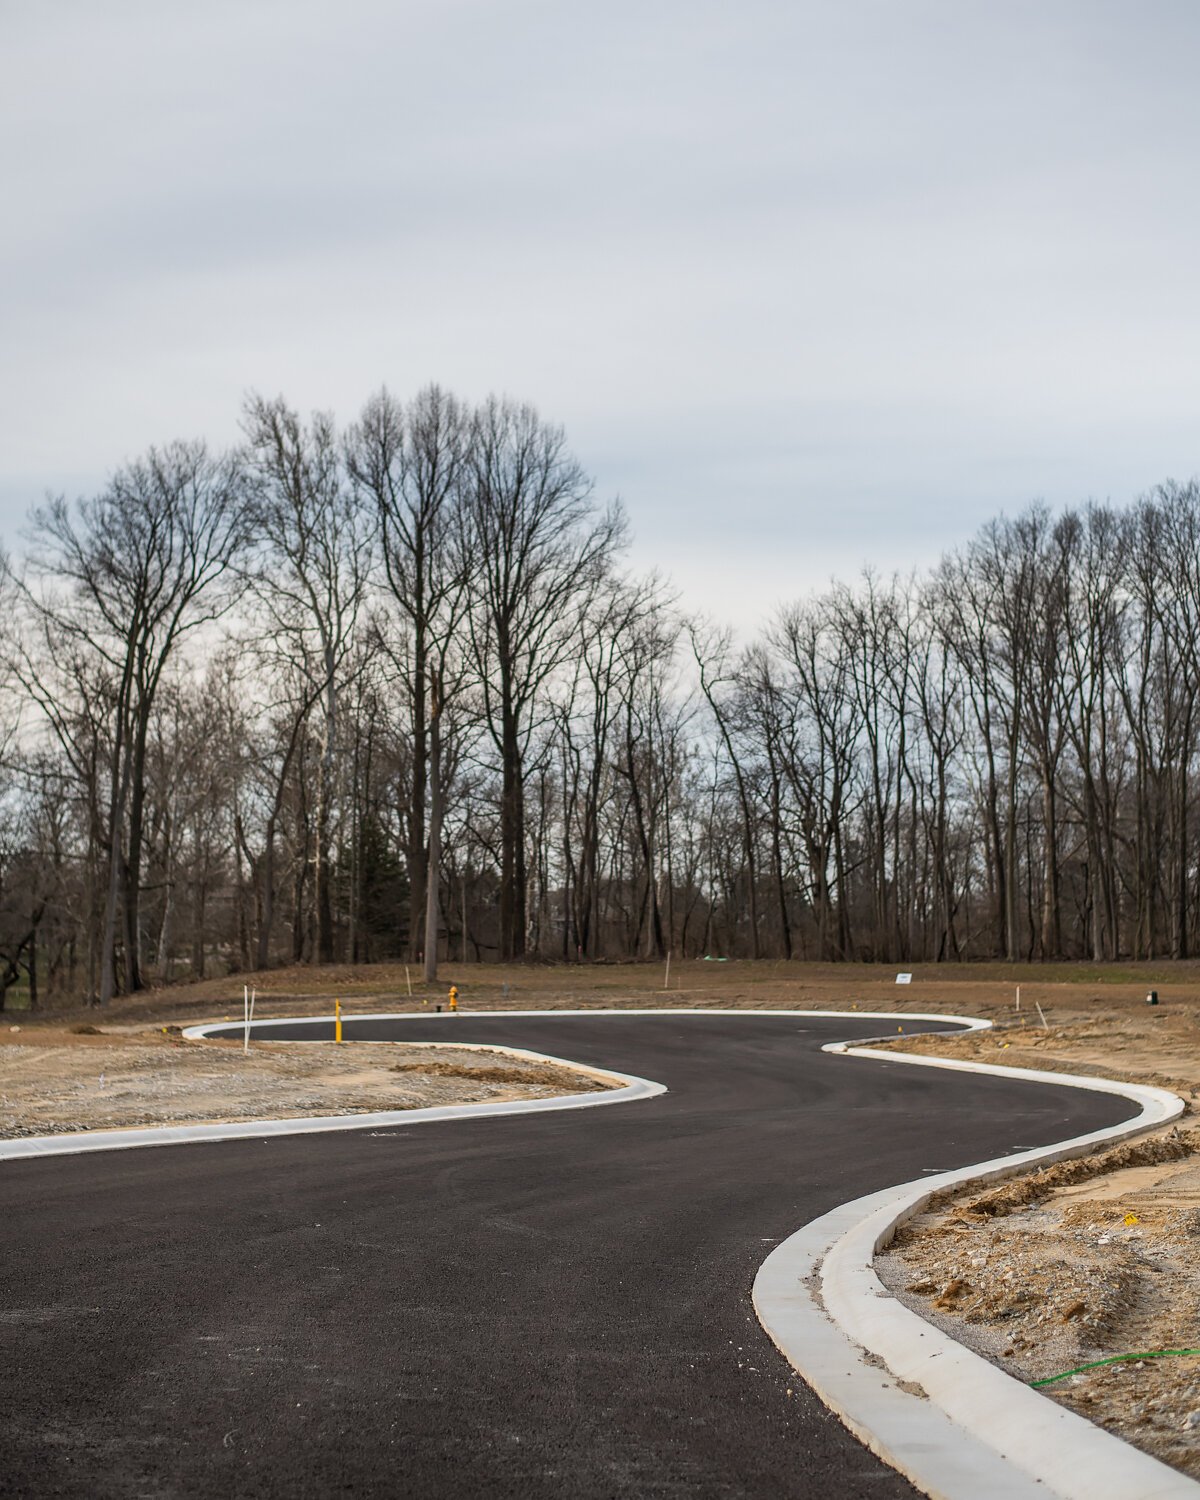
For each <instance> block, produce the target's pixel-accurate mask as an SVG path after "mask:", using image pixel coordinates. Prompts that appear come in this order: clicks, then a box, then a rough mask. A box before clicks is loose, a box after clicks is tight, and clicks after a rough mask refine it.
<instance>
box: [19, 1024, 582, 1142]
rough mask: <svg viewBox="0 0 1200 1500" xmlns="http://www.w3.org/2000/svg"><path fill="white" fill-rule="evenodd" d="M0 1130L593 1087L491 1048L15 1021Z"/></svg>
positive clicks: (249, 1115) (359, 1109) (252, 1116)
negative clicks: (76, 1028) (266, 1038)
mask: <svg viewBox="0 0 1200 1500" xmlns="http://www.w3.org/2000/svg"><path fill="white" fill-rule="evenodd" d="M3 1043H4V1044H5V1045H0V1138H9V1139H12V1138H13V1137H16V1136H32V1135H60V1134H64V1133H68V1132H71V1131H79V1130H111V1129H115V1128H119V1127H123V1126H131V1125H181V1124H190V1123H197V1122H205V1121H208V1122H212V1121H218V1120H220V1121H233V1120H259V1119H266V1118H275V1119H277V1118H294V1117H297V1116H303V1115H334V1114H338V1115H340V1114H363V1113H369V1112H371V1111H374V1110H391V1109H421V1108H424V1107H425V1106H427V1105H436V1104H476V1103H481V1102H483V1101H498V1100H507V1099H543V1098H547V1097H549V1096H550V1095H553V1094H579V1093H589V1092H592V1091H593V1090H597V1089H603V1088H606V1087H609V1086H610V1085H609V1084H608V1083H606V1082H605V1081H603V1080H601V1079H598V1078H595V1077H592V1076H591V1075H589V1074H585V1073H581V1072H577V1071H576V1070H575V1069H573V1068H563V1067H558V1066H556V1065H551V1064H547V1063H544V1062H540V1061H536V1060H534V1059H529V1058H522V1057H513V1056H511V1055H510V1054H508V1053H503V1052H496V1051H493V1050H491V1049H478V1050H477V1049H475V1048H466V1047H418V1046H415V1045H413V1044H412V1043H395V1044H392V1045H388V1046H380V1045H378V1044H377V1043H369V1042H357V1043H356V1042H345V1043H343V1044H342V1045H341V1046H333V1045H330V1046H321V1045H317V1046H314V1045H313V1044H311V1043H307V1042H254V1043H252V1044H251V1047H250V1051H249V1053H243V1051H242V1043H241V1041H240V1040H239V1041H216V1040H212V1041H189V1040H185V1039H184V1038H182V1037H180V1036H179V1035H178V1034H176V1033H173V1032H171V1031H165V1032H164V1031H162V1030H159V1031H155V1032H149V1033H148V1032H145V1031H142V1032H134V1033H133V1034H119V1033H118V1034H112V1033H106V1032H104V1031H102V1030H97V1029H96V1028H88V1029H87V1030H86V1031H83V1032H82V1033H72V1032H69V1031H65V1030H63V1031H54V1030H51V1029H49V1028H38V1029H36V1030H34V1029H32V1028H28V1029H26V1028H22V1029H19V1030H15V1031H14V1030H6V1031H5V1032H4V1033H3Z"/></svg>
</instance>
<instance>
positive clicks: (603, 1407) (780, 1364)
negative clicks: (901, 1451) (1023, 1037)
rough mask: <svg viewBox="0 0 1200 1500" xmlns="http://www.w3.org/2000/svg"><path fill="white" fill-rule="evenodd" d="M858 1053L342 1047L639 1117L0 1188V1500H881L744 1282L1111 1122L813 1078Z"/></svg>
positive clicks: (268, 1153)
mask: <svg viewBox="0 0 1200 1500" xmlns="http://www.w3.org/2000/svg"><path fill="white" fill-rule="evenodd" d="M400 1027H402V1028H403V1029H402V1030H401V1029H400ZM256 1029H257V1030H258V1033H259V1034H260V1035H264V1034H265V1035H273V1036H283V1035H285V1034H286V1028H285V1027H284V1026H283V1025H281V1024H276V1025H274V1026H272V1027H271V1028H270V1030H269V1031H268V1030H267V1029H266V1028H256ZM879 1029H880V1023H879V1022H878V1021H874V1022H872V1021H857V1020H856V1021H837V1020H835V1021H830V1020H824V1021H821V1020H810V1019H807V1018H804V1019H799V1018H794V1017H783V1016H779V1017H732V1018H728V1017H721V1016H678V1017H670V1016H645V1017H616V1016H614V1017H603V1016H597V1017H586V1018H577V1017H560V1018H558V1019H555V1018H553V1017H544V1018H543V1017H536V1018H535V1017H529V1018H520V1017H508V1018H504V1017H502V1016H495V1017H483V1016H474V1015H459V1016H454V1017H442V1018H438V1019H436V1020H435V1019H433V1018H430V1019H428V1020H421V1021H419V1022H416V1023H412V1022H403V1023H399V1024H397V1023H387V1022H382V1021H373V1022H362V1023H351V1024H350V1025H349V1026H348V1028H347V1035H348V1037H351V1038H353V1039H358V1040H370V1039H381V1038H384V1037H389V1036H396V1035H399V1036H402V1037H403V1038H405V1039H408V1040H440V1039H444V1038H445V1037H446V1036H447V1034H448V1033H449V1034H453V1035H455V1036H457V1037H458V1038H459V1039H460V1040H464V1041H473V1042H496V1043H507V1044H510V1045H517V1046H523V1047H531V1048H534V1049H536V1050H539V1051H544V1052H549V1053H552V1054H556V1055H559V1056H565V1057H572V1058H575V1059H577V1060H579V1061H581V1062H586V1063H592V1064H596V1065H599V1066H609V1067H613V1068H616V1069H620V1070H621V1071H624V1072H630V1073H638V1074H641V1075H642V1076H644V1077H648V1078H653V1079H657V1080H659V1081H660V1082H663V1083H665V1084H667V1085H668V1088H669V1090H670V1092H669V1093H667V1094H666V1095H663V1096H661V1097H659V1098H656V1099H650V1100H645V1101H641V1102H637V1103H633V1104H618V1105H613V1106H606V1107H602V1108H597V1109H587V1110H577V1111H565V1112H562V1113H554V1114H540V1115H530V1116H525V1117H522V1116H519V1115H517V1116H512V1117H508V1118H501V1119H490V1120H469V1121H451V1122H446V1123H438V1124H428V1125H412V1126H408V1127H400V1128H396V1129H389V1130H384V1131H380V1130H370V1131H363V1132H357V1131H354V1132H343V1133H337V1134H330V1135H310V1136H294V1137H286V1136H285V1137H275V1138H272V1139H266V1140H247V1141H237V1142H229V1143H222V1144H197V1145H186V1146H170V1147H154V1148H147V1149H145V1150H137V1151H118V1152H111V1153H103V1154H97V1155H85V1156H73V1157H72V1156H67V1157H57V1158H51V1159H47V1160H43V1161H36V1160H33V1161H9V1162H5V1163H3V1164H0V1266H2V1267H3V1281H4V1285H5V1288H6V1290H5V1293H4V1297H3V1310H2V1311H0V1494H3V1495H6V1496H7V1495H21V1496H41V1495H63V1496H79V1497H84V1496H86V1497H89V1500H94V1497H103V1496H154V1497H159V1496H174V1495H188V1496H209V1495H211V1496H239V1497H240V1496H326V1495H355V1496H373V1495H387V1496H393V1495H394V1496H418V1497H455V1500H467V1497H473V1496H513V1497H517V1496H519V1497H523V1500H527V1497H543V1496H544V1497H550V1496H554V1497H558V1496H567V1497H597V1500H599V1497H613V1496H651V1495H652V1496H688V1497H700V1496H703V1497H709V1496H772V1497H784V1496H812V1497H818V1496H819V1497H823V1500H824V1497H828V1500H833V1497H837V1500H841V1497H858V1496H869V1497H872V1500H882V1497H888V1500H891V1497H896V1496H910V1495H912V1494H914V1493H915V1492H914V1491H913V1490H912V1489H911V1488H910V1487H909V1485H908V1484H907V1483H906V1482H905V1481H904V1480H902V1479H901V1478H900V1477H899V1476H898V1475H896V1474H895V1473H893V1471H891V1470H890V1469H888V1468H886V1467H885V1466H884V1465H882V1464H881V1463H880V1462H879V1461H878V1460H877V1459H875V1458H874V1457H873V1456H872V1455H871V1454H870V1453H868V1452H867V1451H866V1450H865V1449H864V1448H862V1447H861V1446H860V1445H859V1444H858V1443H857V1442H856V1441H855V1440H854V1439H853V1438H852V1437H850V1436H849V1434H848V1433H847V1432H846V1431H845V1430H844V1429H843V1428H842V1427H841V1425H840V1424H839V1423H838V1422H837V1420H836V1419H835V1418H833V1417H832V1416H831V1415H830V1414H829V1413H828V1412H827V1411H826V1410H825V1408H824V1407H822V1406H821V1404H820V1402H819V1401H817V1399H816V1398H815V1397H814V1396H813V1395H812V1394H811V1393H810V1392H809V1391H808V1389H807V1387H805V1386H804V1385H803V1384H802V1383H801V1382H800V1381H799V1380H798V1379H796V1377H795V1376H794V1374H793V1373H792V1371H791V1370H790V1368H789V1367H788V1365H787V1364H786V1362H785V1361H784V1360H783V1359H782V1357H781V1356H779V1355H778V1354H777V1353H776V1351H775V1349H774V1348H773V1346H772V1345H771V1344H770V1343H769V1341H768V1340H767V1338H766V1336H765V1334H764V1333H763V1332H762V1330H761V1329H760V1327H759V1325H758V1322H757V1320H756V1319H755V1317H754V1312H753V1309H752V1307H751V1303H750V1287H751V1283H752V1281H753V1278H754V1274H755V1271H756V1270H757V1268H758V1266H759V1264H760V1263H761V1262H762V1260H763V1259H764V1258H765V1257H766V1255H767V1254H768V1252H769V1251H770V1249H771V1247H772V1246H773V1245H775V1244H776V1243H777V1242H778V1241H779V1240H780V1239H782V1238H784V1237H786V1236H787V1235H788V1234H790V1233H791V1232H792V1231H793V1230H795V1229H797V1228H798V1227H799V1226H800V1225H801V1224H803V1223H805V1222H807V1221H808V1220H810V1219H812V1218H815V1217H816V1216H817V1215H818V1214H821V1213H824V1212H826V1211H827V1210H828V1209H830V1208H833V1207H835V1206H836V1205H837V1204H838V1203H840V1202H844V1201H846V1200H847V1199H849V1198H852V1197H856V1196H858V1195H859V1194H861V1193H866V1192H870V1191H873V1190H874V1189H876V1188H881V1187H885V1186H887V1185H889V1184H892V1183H896V1182H900V1181H904V1180H906V1179H909V1178H913V1177H916V1176H919V1175H920V1174H921V1172H922V1170H923V1169H927V1168H928V1169H933V1168H937V1169H945V1168H950V1167H954V1166H958V1165H961V1164H965V1163H969V1162H973V1161H978V1160H981V1159H984V1158H986V1157H989V1156H993V1155H998V1154H1002V1153H1004V1152H1006V1151H1009V1150H1015V1149H1018V1148H1026V1147H1030V1146H1034V1145H1039V1144H1048V1143H1051V1142H1054V1141H1057V1140H1062V1139H1064V1138H1066V1137H1068V1136H1072V1135H1076V1134H1078V1133H1080V1132H1082V1131H1084V1130H1091V1129H1095V1128H1098V1127H1100V1126H1102V1125H1107V1124H1112V1123H1115V1122H1116V1121H1118V1120H1121V1119H1124V1118H1127V1117H1129V1116H1130V1115H1131V1114H1133V1113H1135V1112H1136V1111H1135V1109H1134V1106H1133V1105H1131V1104H1130V1103H1129V1102H1128V1101H1126V1100H1124V1099H1121V1098H1118V1097H1115V1096H1112V1095H1105V1094H1092V1093H1085V1092H1081V1091H1078V1090H1073V1089H1064V1088H1061V1087H1055V1086H1052V1085H1044V1084H1030V1083H1025V1082H1019V1081H1016V1080H1008V1079H998V1078H986V1077H977V1076H970V1075H963V1074H958V1073H953V1072H947V1071H944V1070H933V1069H929V1070H926V1069H921V1068H914V1067H911V1066H907V1065H905V1064H902V1063H886V1062H884V1063H879V1062H873V1061H865V1060H861V1061H860V1060H857V1059H853V1058H842V1057H834V1056H829V1055H827V1054H823V1053H821V1052H820V1051H819V1047H820V1044H821V1043H822V1042H825V1041H828V1040H831V1039H834V1038H838V1037H847V1036H864V1035H867V1034H870V1033H872V1032H873V1031H874V1032H877V1031H878V1030H879ZM907 1029H916V1028H915V1027H914V1026H912V1025H911V1023H906V1030H907ZM293 1034H294V1035H298V1036H303V1037H304V1038H305V1039H307V1040H317V1039H318V1037H319V1036H320V1031H319V1029H318V1028H316V1027H312V1026H305V1027H303V1028H297V1029H296V1031H295V1032H294V1033H293Z"/></svg>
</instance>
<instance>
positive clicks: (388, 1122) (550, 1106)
mask: <svg viewBox="0 0 1200 1500" xmlns="http://www.w3.org/2000/svg"><path fill="white" fill-rule="evenodd" d="M281 1019H283V1018H282V1017H276V1020H281ZM304 1019H305V1020H332V1019H333V1017H332V1016H329V1017H326V1016H316V1017H304ZM352 1019H354V1018H353V1017H351V1016H343V1017H342V1020H343V1021H349V1020H352ZM362 1019H366V1018H365V1017H363V1018H362ZM376 1019H390V1018H384V1017H376ZM417 1019H420V1017H417ZM255 1024H258V1023H255ZM262 1024H263V1025H264V1026H267V1025H270V1024H272V1023H271V1022H269V1021H265V1020H264V1021H263V1022H262ZM289 1024H290V1018H289ZM243 1030H244V1026H243V1024H242V1023H241V1022H240V1021H239V1022H237V1023H226V1022H220V1023H217V1024H215V1025H212V1026H189V1027H188V1028H187V1030H186V1031H185V1032H184V1033H183V1034H184V1036H186V1037H192V1038H200V1037H204V1036H206V1035H212V1034H215V1033H217V1032H221V1031H236V1032H238V1033H239V1034H240V1033H241V1032H242V1031H243ZM251 1030H253V1027H252V1028H251ZM299 1045H301V1046H304V1045H307V1044H306V1043H300V1044H299ZM381 1045H384V1046H386V1045H388V1044H387V1043H383V1044H381ZM406 1045H407V1046H416V1047H419V1046H430V1047H433V1046H439V1045H445V1044H442V1043H437V1042H426V1043H422V1042H409V1043H406ZM453 1045H454V1046H456V1047H462V1048H464V1049H470V1050H472V1051H480V1052H503V1053H505V1054H506V1055H507V1056H509V1057H523V1058H528V1059H530V1060H531V1061H536V1062H547V1063H555V1064H557V1065H558V1066H559V1067H561V1068H567V1069H569V1070H570V1071H571V1072H573V1073H583V1074H586V1075H587V1076H588V1077H590V1078H602V1079H616V1080H617V1081H618V1082H619V1083H620V1084H621V1087H620V1088H616V1089H608V1090H606V1091H605V1092H604V1093H597V1094H554V1095H552V1096H551V1097H549V1098H547V1099H508V1100H504V1101H501V1102H497V1103H495V1104H488V1103H486V1102H485V1103H482V1104H439V1105H433V1106H430V1107H429V1108H427V1109H386V1110H376V1111H374V1112H372V1113H370V1114H358V1115H305V1116H301V1117H299V1118H297V1119H291V1120H239V1121H235V1122H231V1123H229V1124H222V1125H163V1126H146V1125H133V1126H129V1127H127V1128H126V1129H123V1130H86V1131H79V1132H77V1133H72V1134H70V1135H67V1134H63V1135H34V1136H25V1137H23V1138H20V1139H17V1140H10V1141H0V1161H5V1160H13V1159H20V1158H26V1159H28V1158H31V1157H33V1158H38V1159H40V1158H42V1157H46V1156H74V1155H78V1153H80V1152H81V1151H120V1150H126V1149H128V1148H130V1147H134V1146H180V1145H186V1144H188V1143H189V1142H195V1141H244V1140H265V1139H267V1137H269V1136H279V1135H311V1134H315V1133H318V1132H324V1131H331V1130H371V1129H380V1128H382V1127H389V1128H394V1127H396V1126H398V1125H424V1124H427V1123H429V1122H430V1121H433V1120H468V1119H469V1120H476V1119H481V1118H485V1117H489V1116H495V1115H523V1114H535V1113H540V1112H544V1111H548V1110H559V1109H589V1108H592V1107H594V1106H596V1105H599V1104H627V1103H630V1102H632V1101H633V1100H634V1099H653V1098H654V1097H655V1096H656V1095H658V1094H665V1093H666V1092H667V1089H666V1085H665V1084H662V1083H655V1082H654V1081H653V1080H652V1079H649V1078H638V1077H637V1076H636V1075H635V1074H633V1073H617V1072H615V1071H614V1070H613V1069H611V1068H606V1069H601V1068H589V1067H586V1066H584V1064H582V1063H577V1062H571V1061H570V1060H569V1059H567V1058H563V1057H551V1056H549V1055H548V1054H547V1053H545V1052H528V1051H526V1050H525V1049H524V1048H523V1047H497V1046H492V1045H489V1044H488V1043H475V1042H455V1043H453Z"/></svg>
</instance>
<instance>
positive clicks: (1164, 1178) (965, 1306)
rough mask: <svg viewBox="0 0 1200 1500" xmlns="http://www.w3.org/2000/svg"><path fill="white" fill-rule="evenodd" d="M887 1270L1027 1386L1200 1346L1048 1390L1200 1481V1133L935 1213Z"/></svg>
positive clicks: (951, 1329) (918, 1307) (904, 1242)
mask: <svg viewBox="0 0 1200 1500" xmlns="http://www.w3.org/2000/svg"><path fill="white" fill-rule="evenodd" d="M876 1269H877V1270H878V1272H879V1275H880V1277H881V1279H882V1280H883V1282H884V1284H885V1286H887V1287H888V1288H889V1290H891V1291H892V1293H893V1294H894V1295H895V1296H897V1297H899V1298H900V1300H901V1301H903V1302H904V1303H906V1304H907V1305H908V1306H909V1307H911V1308H912V1309H913V1310H914V1311H916V1312H919V1313H920V1314H921V1315H922V1316H923V1317H926V1318H929V1319H930V1320H931V1321H932V1322H934V1323H936V1324H937V1325H938V1326H939V1327H941V1328H943V1329H944V1330H945V1331H946V1332H947V1333H949V1334H950V1335H951V1336H952V1337H953V1338H956V1339H958V1340H959V1341H960V1342H962V1343H964V1344H967V1345H968V1346H969V1347H970V1348H972V1349H974V1350H975V1351H976V1352H977V1353H979V1354H982V1355H984V1356H986V1357H987V1358H989V1359H991V1360H993V1361H994V1362H995V1363H996V1364H998V1365H1000V1366H1001V1367H1002V1368H1003V1369H1005V1370H1007V1371H1008V1373H1009V1374H1010V1375H1013V1376H1015V1377H1016V1378H1017V1379H1018V1380H1022V1381H1036V1380H1040V1379H1045V1378H1048V1377H1050V1376H1053V1375H1059V1374H1061V1373H1063V1372H1064V1371H1068V1370H1073V1369H1077V1368H1078V1367H1079V1366H1081V1365H1087V1364H1090V1363H1092V1362H1093V1361H1098V1360H1105V1359H1110V1358H1112V1356H1114V1355H1118V1354H1150V1353H1155V1352H1157V1351H1162V1350H1181V1349H1191V1350H1196V1351H1197V1352H1196V1353H1194V1354H1190V1355H1186V1356H1182V1357H1176V1356H1173V1355H1171V1356H1167V1357H1164V1358H1154V1359H1143V1360H1135V1361H1122V1362H1119V1363H1114V1364H1103V1365H1099V1366H1098V1367H1097V1368H1094V1369H1090V1370H1084V1371H1082V1372H1081V1373H1080V1374H1077V1375H1072V1376H1070V1377H1069V1378H1068V1379H1065V1380H1059V1381H1055V1382H1054V1384H1052V1385H1048V1386H1045V1387H1043V1388H1042V1390H1043V1394H1045V1395H1047V1396H1049V1397H1050V1399H1051V1400H1054V1401H1058V1402H1060V1403H1061V1404H1062V1405H1064V1406H1069V1407H1070V1408H1071V1409H1072V1410H1074V1411H1077V1412H1079V1413H1080V1414H1081V1415H1083V1416H1086V1417H1089V1418H1090V1419H1091V1420H1092V1421H1094V1422H1098V1423H1099V1424H1100V1425H1101V1426H1104V1427H1107V1428H1108V1429H1109V1430H1110V1431H1113V1432H1115V1433H1117V1434H1119V1435H1120V1436H1121V1437H1123V1438H1125V1439H1126V1441H1128V1442H1131V1443H1133V1444H1135V1445H1136V1446H1137V1447H1139V1448H1142V1449H1144V1450H1145V1451H1146V1452H1148V1453H1152V1454H1153V1455H1154V1456H1155V1457H1156V1458H1159V1459H1162V1460H1163V1462H1165V1463H1169V1464H1171V1465H1173V1466H1174V1467H1175V1468H1178V1469H1181V1470H1182V1471H1183V1472H1184V1473H1187V1474H1190V1475H1191V1476H1192V1477H1194V1478H1197V1479H1200V1131H1196V1130H1179V1129H1172V1130H1169V1131H1167V1132H1165V1133H1160V1134H1158V1135H1155V1136H1151V1137H1147V1138H1145V1139H1143V1140H1139V1141H1134V1142H1131V1143H1129V1144H1128V1145H1125V1146H1118V1147H1116V1148H1114V1149H1113V1150H1111V1151H1107V1152H1104V1153H1102V1154H1101V1155H1098V1156H1092V1157H1089V1158H1087V1159H1085V1160H1081V1161H1073V1162H1062V1163H1059V1164H1058V1165H1056V1166H1052V1167H1047V1168H1045V1169H1043V1170H1042V1171H1039V1172H1035V1173H1032V1174H1029V1175H1027V1176H1025V1177H1023V1178H1020V1179H1017V1180H1016V1181H1014V1182H1012V1183H1007V1184H1003V1185H1001V1186H998V1187H996V1188H994V1189H991V1190H989V1191H987V1192H983V1193H974V1194H964V1195H960V1196H958V1197H956V1198H952V1199H950V1200H949V1201H948V1202H947V1201H942V1202H941V1203H938V1204H936V1205H931V1207H930V1209H929V1210H928V1211H927V1212H925V1213H923V1214H921V1215H920V1216H919V1217H918V1218H916V1219H914V1220H912V1221H911V1222H910V1223H908V1224H906V1225H904V1226H903V1227H902V1228H901V1230H900V1231H899V1232H898V1234H897V1236H896V1240H895V1242H894V1244H893V1245H892V1246H891V1247H890V1248H889V1250H888V1251H887V1252H885V1253H884V1254H883V1255H881V1256H880V1257H879V1258H878V1260H877V1262H876Z"/></svg>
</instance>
